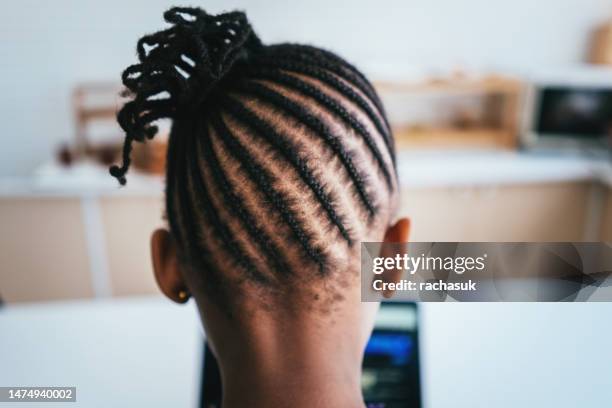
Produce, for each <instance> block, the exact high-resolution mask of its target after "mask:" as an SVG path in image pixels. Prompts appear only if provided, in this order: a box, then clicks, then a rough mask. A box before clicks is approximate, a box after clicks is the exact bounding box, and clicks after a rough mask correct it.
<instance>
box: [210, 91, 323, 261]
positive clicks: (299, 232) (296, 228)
mask: <svg viewBox="0 0 612 408" xmlns="http://www.w3.org/2000/svg"><path fill="white" fill-rule="evenodd" d="M222 103H223V106H224V107H227V106H230V107H235V106H236V105H234V104H235V102H234V101H233V100H232V99H230V98H227V99H225V100H223V101H222ZM212 123H213V126H214V128H215V130H216V131H217V132H218V134H219V135H220V136H221V140H222V142H223V143H224V144H225V147H226V149H227V150H228V151H229V152H230V153H231V154H232V155H233V156H234V158H235V159H237V160H238V161H240V162H241V163H242V164H243V165H244V167H245V170H246V171H247V173H248V174H249V176H250V177H251V179H252V180H253V181H255V182H256V183H257V185H258V187H259V188H261V190H262V192H263V193H264V194H265V196H266V198H267V199H268V200H270V203H271V204H272V205H273V206H274V208H275V209H276V210H277V211H278V212H279V213H280V215H281V217H282V218H283V220H284V221H285V222H286V223H287V225H288V226H289V228H290V229H291V232H292V234H293V238H294V239H295V240H296V241H297V242H298V243H299V244H300V245H301V246H302V248H303V249H304V252H305V253H306V254H307V255H308V257H309V258H310V259H311V260H312V261H313V262H314V263H315V264H316V265H317V266H318V267H319V270H321V271H323V270H324V267H325V260H324V255H323V254H322V251H321V250H320V249H319V248H316V247H313V246H312V245H311V241H312V239H311V238H310V236H309V234H308V233H307V232H306V231H305V230H304V229H303V227H302V226H301V225H300V223H299V222H298V220H297V219H296V217H295V215H294V214H293V212H292V211H291V209H290V206H289V203H288V202H287V199H286V198H285V197H284V196H283V195H282V194H281V193H280V192H278V191H277V190H276V189H274V187H272V185H273V184H274V183H273V180H272V175H271V174H270V172H269V171H268V170H267V169H266V168H264V167H262V166H260V165H259V164H257V163H256V162H255V161H254V160H253V158H252V157H250V155H249V152H248V151H247V150H246V148H245V147H244V146H243V145H242V144H241V143H240V142H239V141H238V140H237V139H235V138H233V137H232V136H231V133H230V131H229V129H228V128H227V126H226V124H225V123H224V122H223V119H222V118H221V117H220V116H218V115H217V116H214V117H213V119H212Z"/></svg>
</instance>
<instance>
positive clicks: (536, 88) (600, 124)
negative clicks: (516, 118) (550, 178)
mask: <svg viewBox="0 0 612 408" xmlns="http://www.w3.org/2000/svg"><path fill="white" fill-rule="evenodd" d="M525 109H526V112H525V115H524V118H525V123H524V128H523V132H522V140H521V142H522V145H523V147H525V148H527V149H537V150H541V149H545V150H576V151H602V152H607V151H610V149H611V148H612V69H605V68H602V69H595V68H591V69H585V70H581V71H579V72H575V73H573V74H566V75H562V76H558V75H557V76H554V77H552V76H550V77H548V78H546V77H544V78H539V79H536V80H533V81H532V83H531V85H530V86H529V89H528V92H527V100H526V103H525Z"/></svg>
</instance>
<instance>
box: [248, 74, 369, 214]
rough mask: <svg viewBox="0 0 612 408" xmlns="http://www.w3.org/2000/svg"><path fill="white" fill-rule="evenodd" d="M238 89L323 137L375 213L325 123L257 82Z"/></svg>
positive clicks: (345, 154)
mask: <svg viewBox="0 0 612 408" xmlns="http://www.w3.org/2000/svg"><path fill="white" fill-rule="evenodd" d="M238 89H239V90H240V91H242V92H244V93H246V94H251V95H256V96H258V97H260V98H261V99H263V100H265V101H268V102H269V103H270V104H272V105H274V106H275V107H277V108H280V109H285V110H286V111H287V112H288V113H289V114H290V115H292V116H294V117H295V118H297V119H298V120H299V121H301V122H302V123H304V124H306V125H307V126H308V127H310V128H311V129H312V130H314V131H316V132H317V133H318V134H319V135H320V136H321V137H322V138H323V140H325V142H326V143H327V144H328V145H329V147H330V148H331V149H332V150H333V151H334V153H335V154H337V155H338V157H340V160H341V161H342V164H344V167H345V168H346V170H347V172H348V173H349V175H350V177H351V180H352V181H353V185H354V186H355V189H356V190H357V192H358V194H359V198H360V199H361V201H362V202H363V205H364V206H365V207H366V209H367V211H368V213H369V214H370V215H373V214H374V213H375V211H376V209H375V208H374V205H373V203H372V199H371V198H370V197H369V196H368V193H367V191H366V187H365V183H364V181H363V178H362V176H361V175H360V174H359V172H358V171H357V168H356V167H355V165H354V163H353V160H352V159H351V157H350V156H349V154H348V152H347V151H346V150H345V149H344V148H343V147H342V145H341V144H340V142H339V141H338V138H337V137H335V136H334V135H333V134H332V133H331V132H330V130H329V129H328V128H327V126H325V124H323V123H322V122H321V121H320V120H318V119H317V118H316V117H315V116H313V115H311V114H310V113H309V112H308V111H306V110H305V109H304V108H302V107H301V106H300V105H298V104H296V103H295V102H293V101H291V100H290V99H288V98H285V97H284V96H282V95H281V94H279V93H277V92H275V91H273V90H272V89H270V88H267V87H266V86H264V85H261V84H259V83H257V82H252V81H243V82H241V83H240V84H239V85H238ZM253 119H255V118H253Z"/></svg>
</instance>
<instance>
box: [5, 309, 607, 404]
mask: <svg viewBox="0 0 612 408" xmlns="http://www.w3.org/2000/svg"><path fill="white" fill-rule="evenodd" d="M201 339H202V337H201V334H200V329H199V322H198V319H197V316H196V313H195V310H194V308H193V306H192V305H191V304H190V305H187V306H186V307H181V306H177V305H174V304H172V303H170V302H169V301H166V300H165V299H162V298H158V297H142V298H126V299H120V300H117V299H108V300H96V301H91V300H88V301H85V300H84V301H71V302H57V303H39V304H31V305H19V306H10V307H5V308H4V309H3V310H2V311H0V386H14V385H15V386H17V385H26V386H28V385H29V386H45V385H58V386H76V387H77V400H78V401H77V403H67V404H61V403H54V404H53V406H54V407H68V408H70V407H72V408H75V407H100V408H108V407H113V408H117V407H147V408H155V407H160V408H161V407H164V408H167V407H194V406H195V404H196V401H197V399H198V397H199V381H200V378H199V373H200V371H199V370H200V359H201V354H200V353H201ZM610 339H612V303H568V304H553V303H471V304H470V303H454V304H450V303H444V304H425V305H424V306H423V307H422V308H421V355H422V368H423V386H424V398H425V408H446V407H453V408H464V407H465V408H475V407H476V408H478V407H482V408H517V407H555V408H565V407H567V408H575V407H588V408H597V407H601V408H604V407H605V408H607V407H609V406H610V402H611V401H612V347H611V346H610ZM0 406H1V407H5V406H6V407H9V406H14V407H17V408H20V407H24V406H26V405H25V404H13V405H9V404H0Z"/></svg>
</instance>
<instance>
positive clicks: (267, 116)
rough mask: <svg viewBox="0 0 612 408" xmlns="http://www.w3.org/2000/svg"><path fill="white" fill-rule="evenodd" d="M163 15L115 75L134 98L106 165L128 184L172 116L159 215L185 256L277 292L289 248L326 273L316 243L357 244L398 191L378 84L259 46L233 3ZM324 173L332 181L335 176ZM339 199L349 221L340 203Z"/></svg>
mask: <svg viewBox="0 0 612 408" xmlns="http://www.w3.org/2000/svg"><path fill="white" fill-rule="evenodd" d="M164 18H165V20H166V21H167V22H168V23H170V24H171V27H170V28H168V29H166V30H163V31H159V32H157V33H154V34H151V35H147V36H145V37H143V38H142V39H140V41H138V45H137V52H138V58H139V61H140V62H139V63H138V64H135V65H132V66H130V67H128V68H127V69H126V70H125V71H124V73H123V76H122V80H123V84H124V85H125V87H126V88H127V90H128V91H129V94H131V95H132V100H131V101H129V102H127V103H126V104H125V105H124V106H123V108H122V109H121V110H120V112H119V113H118V122H119V124H120V126H121V127H122V129H123V130H124V131H125V133H126V136H125V142H124V146H123V153H122V159H123V163H122V165H121V166H113V167H111V169H110V173H111V174H112V175H113V176H114V177H116V178H117V179H118V180H119V182H120V183H121V184H125V183H126V179H125V174H126V173H127V171H128V168H129V166H130V153H131V149H132V144H133V142H145V141H146V140H147V139H151V138H153V137H154V136H155V135H156V133H157V131H158V129H157V127H156V126H155V125H154V124H153V123H154V122H155V121H157V120H159V119H162V118H169V119H171V120H172V122H173V125H172V129H171V132H170V137H169V142H168V153H167V174H166V213H167V217H168V221H169V224H170V230H171V233H172V235H173V238H174V239H175V240H176V242H177V244H178V248H179V251H180V254H181V257H182V259H183V260H184V261H185V263H187V264H189V265H190V266H192V267H194V268H201V269H204V270H206V271H209V272H210V276H207V278H209V279H208V281H209V282H221V281H222V280H223V279H224V276H223V273H221V271H220V270H219V269H220V268H218V267H215V265H218V264H219V259H220V258H221V256H220V255H219V254H220V253H223V254H224V256H225V257H226V258H229V259H231V260H232V261H233V263H232V265H233V266H235V267H236V268H233V269H235V270H236V271H238V272H235V275H236V276H238V278H237V279H238V280H239V281H244V280H245V279H246V280H248V281H249V282H254V283H256V284H260V285H261V286H264V287H273V286H274V284H275V282H278V281H279V280H283V279H288V278H289V277H291V276H293V275H295V274H296V273H297V271H296V266H295V262H292V261H291V259H290V258H291V255H290V254H289V252H291V251H290V250H288V249H287V247H288V246H291V247H292V248H295V250H294V252H295V253H297V254H298V255H299V258H300V259H302V260H303V261H304V262H308V263H309V264H312V265H316V268H315V269H316V271H317V272H316V273H317V274H318V275H320V276H326V275H327V274H329V271H330V265H331V263H330V260H329V253H328V251H327V250H326V245H325V244H326V242H325V241H326V240H328V239H334V240H339V241H340V242H343V243H344V244H343V245H345V246H346V247H350V248H354V246H355V243H356V242H357V243H358V240H359V238H361V235H359V234H355V233H354V232H353V229H354V228H355V226H356V225H358V224H364V225H368V224H369V223H371V222H373V220H374V219H375V218H376V217H377V215H378V214H379V212H380V202H381V200H380V199H379V198H380V197H379V195H380V194H381V193H380V192H381V191H383V192H386V194H387V195H391V194H392V193H394V192H395V191H396V189H397V176H396V170H395V150H394V143H393V137H392V134H391V130H390V127H389V123H388V122H387V119H386V117H385V112H384V109H383V106H382V103H381V102H380V99H379V98H378V96H377V94H376V92H375V90H374V88H373V87H372V85H371V84H370V83H369V82H368V80H367V79H366V78H365V77H364V76H363V74H361V73H360V72H359V71H358V70H357V69H356V68H355V67H353V66H352V65H350V64H349V63H347V62H346V61H344V60H343V59H341V58H340V57H338V56H336V55H335V54H333V53H331V52H328V51H324V50H321V49H319V48H315V47H311V46H306V45H298V44H276V45H264V44H263V43H262V42H261V41H260V39H259V38H258V37H257V35H256V34H255V33H254V32H253V29H252V28H251V26H250V24H249V22H248V20H247V18H246V16H245V14H244V13H242V12H229V13H224V14H220V15H209V14H207V13H206V12H205V11H203V10H201V9H199V8H172V9H170V10H168V11H166V12H165V14H164ZM348 134H350V137H349V136H347V135H348ZM350 138H352V139H351V143H348V142H347V141H348V140H349V139H350ZM279 169H280V170H279ZM330 172H331V173H333V174H334V175H336V176H337V177H338V178H339V179H340V180H341V181H340V182H338V183H336V184H334V183H330V182H329V175H328V176H327V179H326V177H324V174H329V173H330ZM287 180H291V182H290V184H291V186H293V188H294V189H302V192H300V194H299V197H300V198H296V194H288V193H287V186H286V183H288V182H287ZM284 183H285V184H284ZM247 195H248V196H249V197H247ZM347 195H348V198H346V196H347ZM343 200H344V201H343ZM347 200H350V202H351V203H352V205H353V206H354V207H355V209H354V210H353V211H352V212H350V214H351V216H349V215H347V211H345V209H344V207H342V206H341V205H340V202H341V201H342V202H343V203H346V202H347ZM382 202H383V205H386V204H385V203H386V201H385V200H382ZM304 203H307V206H308V208H314V210H304V208H305V204H304ZM305 211H306V212H307V211H311V212H310V214H312V213H313V212H314V213H316V214H317V215H318V220H317V225H318V226H313V225H311V220H310V219H307V214H306V212H305ZM355 214H357V216H355ZM268 224H273V225H274V226H275V227H274V229H273V230H271V229H270V228H266V225H268ZM321 225H322V227H321ZM321 231H322V232H321ZM240 233H242V234H240ZM322 234H323V235H324V238H322Z"/></svg>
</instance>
